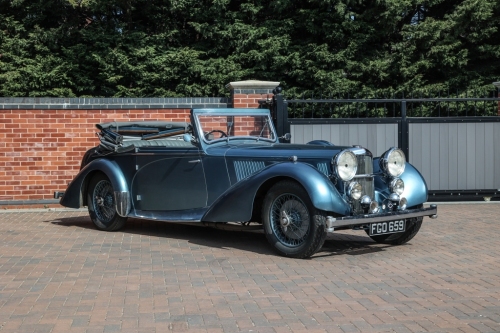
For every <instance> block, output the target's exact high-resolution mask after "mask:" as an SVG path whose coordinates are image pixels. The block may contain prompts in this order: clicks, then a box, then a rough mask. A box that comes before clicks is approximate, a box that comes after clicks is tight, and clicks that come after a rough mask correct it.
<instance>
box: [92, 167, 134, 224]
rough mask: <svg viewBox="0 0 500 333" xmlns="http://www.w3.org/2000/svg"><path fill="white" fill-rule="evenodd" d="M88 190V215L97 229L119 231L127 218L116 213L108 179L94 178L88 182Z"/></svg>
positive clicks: (102, 177) (111, 187)
mask: <svg viewBox="0 0 500 333" xmlns="http://www.w3.org/2000/svg"><path fill="white" fill-rule="evenodd" d="M88 189H89V190H88V192H87V204H88V209H89V215H90V219H91V220H92V222H93V223H94V225H95V226H96V227H97V229H100V230H105V231H115V230H118V229H121V228H122V227H123V226H124V225H125V222H126V221H127V218H126V217H123V216H120V215H118V213H117V212H116V208H115V198H114V189H113V185H112V184H111V182H110V181H109V179H108V177H106V176H105V175H103V174H98V175H96V176H94V177H93V178H92V179H91V180H90V183H89V187H88Z"/></svg>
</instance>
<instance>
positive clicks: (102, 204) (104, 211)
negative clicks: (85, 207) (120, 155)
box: [92, 180, 116, 224]
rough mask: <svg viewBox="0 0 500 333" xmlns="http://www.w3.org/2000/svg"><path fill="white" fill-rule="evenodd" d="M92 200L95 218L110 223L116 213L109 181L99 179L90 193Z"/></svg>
mask: <svg viewBox="0 0 500 333" xmlns="http://www.w3.org/2000/svg"><path fill="white" fill-rule="evenodd" d="M92 200H93V206H94V208H95V214H96V215H97V218H98V219H99V220H101V222H102V223H104V224H109V223H111V221H112V220H113V217H114V216H115V214H116V212H115V202H114V201H115V200H114V199H113V186H111V183H110V182H109V181H107V180H101V181H99V182H98V183H97V184H96V186H95V188H94V191H93V193H92Z"/></svg>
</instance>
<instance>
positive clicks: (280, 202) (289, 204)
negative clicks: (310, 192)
mask: <svg viewBox="0 0 500 333" xmlns="http://www.w3.org/2000/svg"><path fill="white" fill-rule="evenodd" d="M310 219H311V217H310V216H309V212H308V210H307V207H306V205H305V204H304V203H303V202H302V200H300V198H299V197H297V196H296V195H293V194H290V193H286V194H283V195H281V196H279V197H278V198H276V200H274V202H273V204H272V209H271V216H270V220H271V227H272V230H273V232H274V234H275V235H276V237H277V238H278V239H279V241H280V242H282V243H283V244H286V245H288V246H298V245H300V244H302V243H303V242H304V241H305V239H306V237H307V234H308V233H309V224H310Z"/></svg>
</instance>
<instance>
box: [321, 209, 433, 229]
mask: <svg viewBox="0 0 500 333" xmlns="http://www.w3.org/2000/svg"><path fill="white" fill-rule="evenodd" d="M420 216H428V217H430V218H431V219H435V218H437V205H430V207H429V208H418V209H407V210H404V211H396V212H389V213H382V214H366V215H357V216H344V217H337V218H335V217H331V216H328V217H327V218H326V227H327V231H328V232H332V231H334V230H335V228H340V227H349V226H353V227H354V226H358V225H363V224H370V223H376V222H384V221H394V220H400V219H409V218H412V217H420Z"/></svg>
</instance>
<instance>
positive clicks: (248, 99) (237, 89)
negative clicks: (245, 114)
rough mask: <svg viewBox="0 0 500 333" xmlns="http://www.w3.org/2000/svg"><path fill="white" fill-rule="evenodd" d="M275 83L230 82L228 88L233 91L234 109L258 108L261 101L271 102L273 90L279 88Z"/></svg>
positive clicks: (255, 81) (254, 81) (232, 101)
mask: <svg viewBox="0 0 500 333" xmlns="http://www.w3.org/2000/svg"><path fill="white" fill-rule="evenodd" d="M279 84H280V83H279V82H273V81H257V80H247V81H236V82H229V84H227V85H226V88H228V89H230V90H231V105H232V107H233V108H258V107H259V101H260V100H271V97H272V96H271V95H272V93H273V89H274V88H276V87H277V86H279Z"/></svg>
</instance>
